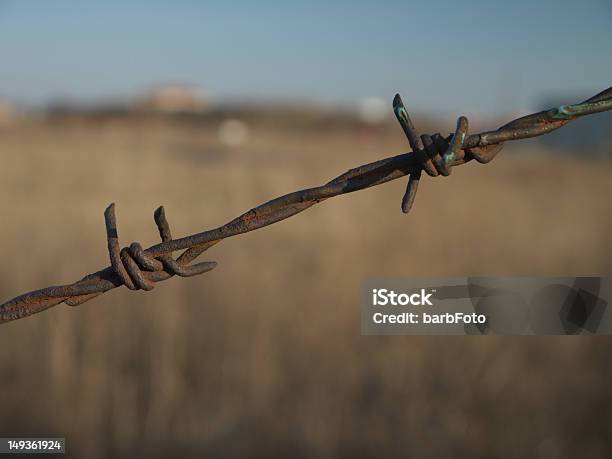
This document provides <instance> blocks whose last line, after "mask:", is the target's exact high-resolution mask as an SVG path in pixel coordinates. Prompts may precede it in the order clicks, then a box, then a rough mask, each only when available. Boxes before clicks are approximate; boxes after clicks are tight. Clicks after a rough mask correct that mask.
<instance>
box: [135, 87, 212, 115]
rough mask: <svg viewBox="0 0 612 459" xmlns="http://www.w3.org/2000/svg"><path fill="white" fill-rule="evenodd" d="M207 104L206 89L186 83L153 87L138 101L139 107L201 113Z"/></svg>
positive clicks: (164, 111) (168, 111)
mask: <svg viewBox="0 0 612 459" xmlns="http://www.w3.org/2000/svg"><path fill="white" fill-rule="evenodd" d="M206 105H207V98H206V91H204V90H203V89H202V88H200V87H198V86H194V85H186V84H168V85H161V86H156V87H153V88H151V89H149V90H148V91H147V92H146V93H145V94H144V95H143V96H142V97H140V98H139V99H138V101H137V107H138V108H140V109H142V110H148V111H155V112H160V113H199V112H201V111H203V110H204V109H205V108H206Z"/></svg>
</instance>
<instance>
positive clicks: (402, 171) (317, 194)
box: [0, 87, 612, 323]
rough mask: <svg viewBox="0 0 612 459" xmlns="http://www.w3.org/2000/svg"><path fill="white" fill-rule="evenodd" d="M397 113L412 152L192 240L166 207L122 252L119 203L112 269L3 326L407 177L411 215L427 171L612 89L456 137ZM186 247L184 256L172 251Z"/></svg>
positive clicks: (594, 104) (36, 302)
mask: <svg viewBox="0 0 612 459" xmlns="http://www.w3.org/2000/svg"><path fill="white" fill-rule="evenodd" d="M393 109H394V113H395V116H396V117H397V119H398V121H399V123H400V125H401V127H402V129H403V130H404V133H405V135H406V137H407V139H408V143H409V144H410V147H411V148H412V151H411V152H409V153H404V154H400V155H397V156H393V157H389V158H385V159H382V160H379V161H375V162H373V163H369V164H365V165H363V166H359V167H357V168H354V169H350V170H349V171H347V172H345V173H344V174H342V175H339V176H338V177H336V178H334V179H332V180H331V181H329V182H327V183H326V184H324V185H322V186H318V187H314V188H308V189H304V190H300V191H295V192H293V193H289V194H286V195H284V196H281V197H279V198H276V199H273V200H271V201H268V202H266V203H264V204H262V205H260V206H258V207H255V208H253V209H251V210H249V211H247V212H245V213H244V214H242V215H240V216H239V217H237V218H235V219H234V220H232V221H230V222H229V223H226V224H225V225H223V226H220V227H218V228H215V229H212V230H208V231H204V232H201V233H197V234H194V235H191V236H187V237H183V238H179V239H172V235H171V232H170V226H169V224H168V221H167V220H166V216H165V212H164V208H163V207H159V208H158V209H157V210H156V211H155V213H154V219H155V223H156V225H157V228H158V230H159V234H160V238H161V240H162V242H161V243H159V244H156V245H154V246H152V247H149V248H148V249H146V250H144V249H143V248H142V246H141V245H140V244H139V243H137V242H134V243H132V244H131V245H130V246H129V247H125V248H123V249H121V248H120V244H119V238H118V232H117V221H116V218H115V206H114V204H111V205H110V206H109V207H108V208H107V209H106V210H105V212H104V220H105V223H106V234H107V243H108V252H109V258H110V262H111V266H109V267H106V268H104V269H102V270H100V271H97V272H95V273H92V274H89V275H87V276H85V277H84V278H83V279H81V280H80V281H77V282H75V283H73V284H69V285H60V286H52V287H47V288H44V289H41V290H35V291H32V292H28V293H25V294H23V295H20V296H18V297H16V298H13V299H12V300H9V301H7V302H6V303H4V304H2V305H0V323H3V322H8V321H12V320H16V319H21V318H23V317H27V316H30V315H32V314H35V313H37V312H40V311H43V310H45V309H48V308H50V307H52V306H55V305H58V304H60V303H65V304H68V305H70V306H77V305H80V304H83V303H84V302H86V301H89V300H91V299H93V298H95V297H96V296H98V295H101V294H103V293H104V292H107V291H109V290H111V289H113V288H115V287H120V286H121V285H125V286H126V287H127V288H129V289H130V290H139V289H142V290H151V289H153V287H154V286H155V284H156V283H157V282H161V281H163V280H166V279H169V278H170V277H172V276H175V275H177V276H181V277H191V276H196V275H199V274H202V273H205V272H207V271H210V270H211V269H213V268H215V266H216V265H217V264H216V263H215V262H201V263H196V264H190V263H191V262H192V261H194V260H195V259H196V258H197V257H198V256H200V255H201V254H202V253H204V252H205V251H206V250H208V249H209V248H210V247H212V246H214V245H215V244H217V243H218V242H220V241H222V240H223V239H227V238H229V237H232V236H236V235H239V234H243V233H247V232H249V231H254V230H256V229H259V228H263V227H264V226H268V225H271V224H273V223H276V222H279V221H281V220H284V219H286V218H289V217H291V216H293V215H296V214H298V213H300V212H302V211H304V210H306V209H308V208H309V207H311V206H313V205H315V204H318V203H319V202H322V201H325V200H326V199H329V198H332V197H334V196H338V195H341V194H346V193H352V192H354V191H358V190H363V189H366V188H370V187H372V186H377V185H381V184H383V183H386V182H389V181H391V180H395V179H398V178H400V177H403V176H405V175H408V176H409V178H408V184H407V187H406V192H405V193H404V196H403V198H402V205H401V208H402V211H403V212H405V213H407V212H409V211H410V208H411V207H412V205H413V203H414V199H415V196H416V192H417V189H418V185H419V181H420V179H421V173H422V171H425V173H427V174H428V175H429V176H432V177H436V176H439V175H442V176H448V175H450V174H451V172H452V168H453V167H454V166H457V165H460V164H465V163H467V162H469V161H471V160H476V161H477V162H479V163H482V164H486V163H488V162H489V161H491V160H492V159H493V158H495V156H496V155H497V153H499V151H500V150H501V148H502V147H503V144H504V142H507V141H510V140H517V139H526V138H530V137H536V136H540V135H543V134H547V133H549V132H552V131H554V130H556V129H559V128H560V127H562V126H564V125H565V124H567V123H569V122H570V121H572V120H574V119H576V118H578V117H581V116H585V115H590V114H593V113H599V112H603V111H607V110H611V109H612V87H610V88H608V89H606V90H605V91H602V92H601V93H599V94H597V95H595V96H593V97H591V98H590V99H587V100H585V101H584V102H581V103H579V104H575V105H562V106H560V107H557V108H552V109H550V110H544V111H541V112H538V113H534V114H532V115H528V116H524V117H522V118H518V119H516V120H513V121H511V122H510V123H507V124H505V125H504V126H502V127H500V128H499V129H497V130H495V131H487V132H483V133H480V134H472V135H468V134H467V131H468V120H467V118H465V117H463V116H461V117H459V119H458V120H457V127H456V129H455V132H454V134H451V135H449V136H447V137H443V136H441V135H440V134H434V135H431V136H430V135H427V134H424V135H419V133H418V131H417V129H416V128H415V126H414V124H413V122H412V120H411V119H410V116H409V115H408V112H407V111H406V108H405V107H404V104H403V102H402V99H401V98H400V96H399V94H397V95H396V96H395V98H394V100H393ZM180 250H185V251H184V252H183V253H182V254H181V255H180V256H179V257H178V258H176V259H175V258H173V257H172V253H173V252H177V251H180Z"/></svg>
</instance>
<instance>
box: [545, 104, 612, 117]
mask: <svg viewBox="0 0 612 459" xmlns="http://www.w3.org/2000/svg"><path fill="white" fill-rule="evenodd" d="M610 108H612V99H610V100H602V101H599V102H585V103H582V104H575V105H561V106H560V107H558V108H555V109H553V110H552V112H553V113H552V115H551V116H552V118H554V119H558V120H559V119H561V120H570V119H572V118H575V117H577V116H583V115H590V114H591V113H597V112H603V111H605V110H610Z"/></svg>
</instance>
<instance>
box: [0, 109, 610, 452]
mask: <svg viewBox="0 0 612 459" xmlns="http://www.w3.org/2000/svg"><path fill="white" fill-rule="evenodd" d="M217 124H218V123H216V122H214V121H211V120H208V121H206V122H203V121H198V120H197V119H184V120H173V119H164V118H139V119H123V118H121V117H119V118H113V117H109V118H101V119H97V120H81V119H78V118H74V119H72V118H61V119H59V118H58V119H50V120H46V121H45V120H39V121H29V122H24V123H22V124H20V125H17V126H13V127H8V128H5V129H3V130H1V131H0V156H1V163H0V164H1V167H0V188H1V189H0V193H1V194H0V196H1V198H0V203H1V205H0V209H1V213H2V229H1V237H2V247H1V250H2V256H3V262H2V265H1V267H0V270H1V272H0V296H1V298H2V300H3V301H4V300H7V299H9V298H11V297H13V296H16V295H17V294H19V293H23V292H25V291H28V290H32V289H36V288H40V287H43V286H47V285H53V284H60V283H67V282H71V281H74V280H77V279H79V278H80V277H81V276H82V275H84V274H86V273H89V272H93V271H95V270H97V269H99V268H101V267H103V266H106V265H107V264H108V262H107V254H106V242H105V233H104V223H103V211H104V208H105V207H106V206H107V205H108V204H109V203H110V202H115V203H116V205H117V218H118V225H119V237H120V240H121V241H122V244H123V245H127V244H129V243H130V242H132V241H135V240H137V241H140V242H141V243H142V244H143V245H145V246H148V245H151V244H153V243H155V242H157V234H156V228H155V225H154V223H153V217H152V214H153V210H154V209H155V208H156V207H157V206H158V205H160V204H163V205H164V206H166V212H167V215H168V218H169V221H170V224H171V225H172V228H173V232H174V235H175V236H183V235H187V234H191V233H194V232H199V231H202V230H204V229H208V228H213V227H215V226H218V225H220V224H222V223H225V222H226V221H228V220H230V219H231V218H233V217H235V216H237V215H239V214H240V213H242V212H243V211H245V210H247V209H249V208H250V207H253V206H255V205H257V204H259V203H261V202H264V201H266V200H268V199H270V198H273V197H276V196H277V195H280V194H284V193H287V192H290V191H294V190H295V189H299V188H305V187H309V186H313V185H317V184H320V183H323V182H325V181H327V180H329V179H330V178H332V177H334V176H336V175H338V174H340V173H342V172H344V171H345V170H347V169H349V168H351V167H354V166H356V165H358V164H362V163H364V162H369V161H374V160H377V159H380V158H382V157H385V156H389V155H392V154H397V153H399V152H401V151H406V149H407V148H406V145H405V140H404V138H403V136H402V134H401V131H400V129H399V128H398V127H396V126H395V125H393V124H390V125H389V126H383V127H382V128H380V129H378V130H374V129H369V130H367V129H357V128H356V127H355V126H351V125H342V124H340V125H338V126H335V127H333V128H329V127H328V123H327V122H326V121H325V120H319V121H317V120H314V121H313V120H309V119H306V120H301V121H300V122H296V123H295V125H293V124H291V123H290V122H288V121H285V122H284V123H280V122H279V123H275V122H272V121H270V120H267V121H265V120H264V121H261V122H257V121H256V120H255V121H253V122H252V123H251V133H250V138H249V140H248V141H247V142H246V143H245V144H243V145H242V146H239V147H234V148H230V147H227V146H224V145H222V144H221V143H220V142H219V140H218V136H217V127H218V126H217ZM303 125H307V126H308V127H303ZM279 126H280V127H279ZM486 127H489V128H490V127H492V126H474V128H473V129H479V128H486ZM534 145H536V144H535V143H534V142H529V141H526V142H522V143H518V144H515V145H513V146H509V147H507V148H506V150H504V151H503V152H502V154H501V155H500V156H499V157H498V158H497V159H496V160H495V161H494V162H493V163H491V164H489V165H486V166H483V165H478V164H469V165H468V166H465V167H460V168H456V169H455V170H454V172H453V175H452V176H451V177H449V178H448V179H435V180H434V179H429V178H427V179H424V180H423V183H422V184H421V189H420V191H419V196H417V200H416V204H415V207H414V209H413V211H412V213H411V214H410V215H409V216H405V215H403V214H402V213H401V211H400V200H401V195H402V193H403V191H404V188H405V180H399V181H395V182H392V183H389V184H386V185H384V186H381V187H377V188H375V189H370V190H366V191H362V192H358V193H356V194H352V195H348V196H341V197H338V198H334V199H332V200H329V201H326V202H325V203H323V204H321V205H319V206H315V207H314V208H312V209H310V210H308V211H306V212H305V213H302V214H300V215H298V216H296V217H294V218H291V219H289V220H287V221H284V222H282V223H279V224H277V225H274V226H272V227H269V228H267V229H264V230H261V231H257V232H254V233H250V234H246V235H243V236H239V237H236V238H234V239H231V240H227V241H224V242H222V243H221V244H219V245H218V246H216V247H214V248H212V249H211V250H210V251H209V252H207V253H206V254H205V255H204V256H203V257H202V259H203V260H216V261H218V262H219V266H218V268H217V269H216V270H214V271H212V272H211V273H208V274H205V275H203V276H201V277H197V278H192V279H171V280H169V281H167V282H164V283H161V284H159V285H158V286H157V287H156V289H155V290H154V291H153V292H149V293H144V292H129V291H128V290H127V289H125V288H121V289H116V290H114V291H112V292H109V293H107V294H106V295H104V296H102V297H100V298H98V299H96V300H94V301H92V302H90V303H87V304H85V305H83V306H81V307H77V308H71V307H69V306H63V305H62V306H58V307H56V308H53V309H51V310H49V311H46V312H43V313H41V314H39V315H36V316H33V317H31V318H27V319H25V320H21V321H17V322H13V323H8V324H5V325H2V326H1V327H0V432H1V433H2V435H1V436H13V435H15V436H16V435H26V434H27V435H46V436H53V435H56V436H63V437H66V439H67V448H68V451H69V455H70V456H73V457H92V458H103V457H125V458H128V457H130V458H131V457H143V456H144V455H145V454H146V455H149V456H155V457H164V458H166V457H181V458H184V457H244V456H261V457H271V456H285V457H298V456H303V457H349V456H350V457H411V456H414V457H421V458H428V457H432V458H433V457H469V458H476V457H504V458H509V457H543V458H552V457H570V456H573V457H585V458H600V457H601V458H603V457H609V455H610V451H611V449H612V448H610V442H611V441H612V440H611V439H612V422H610V419H611V415H612V396H611V395H610V383H611V376H612V369H611V366H610V365H609V360H610V357H609V354H610V349H611V347H610V346H611V345H612V342H611V341H610V340H609V339H608V338H605V337H599V338H584V337H582V338H581V337H563V338H533V337H532V338H527V337H526V338H502V337H497V338H493V337H486V338H477V337H456V338H441V337H433V338H432V337H363V336H361V335H360V319H359V314H360V306H359V288H360V283H361V281H362V280H363V279H364V278H366V277H368V276H374V275H376V276H396V277H401V276H423V277H425V276H465V275H525V276H529V275H543V276H553V275H555V276H556V275H559V276H573V275H607V276H610V275H612V258H611V257H610V253H611V252H612V236H611V235H610V228H611V227H612V212H611V210H612V205H611V203H610V195H611V193H612V164H610V163H607V162H595V163H590V162H588V161H586V160H584V159H578V158H570V157H567V156H565V157H561V158H557V157H555V156H554V155H553V154H546V153H545V152H542V151H538V150H537V149H534ZM521 152H524V153H525V154H522V153H521Z"/></svg>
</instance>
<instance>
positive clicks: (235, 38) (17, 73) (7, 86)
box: [0, 0, 612, 113]
mask: <svg viewBox="0 0 612 459" xmlns="http://www.w3.org/2000/svg"><path fill="white" fill-rule="evenodd" d="M0 44H1V46H0V62H1V63H2V65H1V66H0V95H3V96H5V97H9V98H12V99H15V100H17V101H20V102H23V103H28V104H43V103H46V102H48V101H50V100H54V99H58V98H64V99H66V98H68V99H74V100H76V101H83V102H88V101H92V100H107V99H109V98H110V99H114V98H120V97H126V96H127V97H129V96H132V95H134V94H136V93H138V91H141V90H142V89H143V88H144V87H146V86H148V85H152V84H157V83H163V82H175V81H178V82H187V83H193V84H198V85H201V86H203V87H204V88H206V89H208V90H209V91H210V92H211V94H212V95H213V96H214V97H215V99H216V100H219V101H223V100H231V101H237V100H241V99H248V100H261V101H280V102H291V101H306V102H318V103H324V104H336V103H340V104H351V103H353V102H356V101H358V100H359V99H361V98H362V97H366V96H374V97H382V98H384V99H385V100H387V99H388V100H391V99H392V97H393V94H394V93H395V92H400V93H401V94H402V95H403V97H404V100H405V102H407V104H409V105H410V106H411V107H414V108H416V109H419V110H428V111H430V112H432V113H441V112H447V111H448V112H452V113H458V112H459V111H461V109H462V108H465V107H466V106H469V107H470V111H471V112H472V113H479V112H480V113H498V112H502V111H503V112H507V111H520V110H525V109H529V108H533V101H540V100H541V98H542V96H544V95H546V94H554V93H559V92H562V93H568V94H571V95H572V98H573V97H574V96H576V95H582V94H584V95H585V96H589V95H592V93H594V92H597V91H599V90H603V89H605V88H607V87H608V86H610V85H611V84H612V6H610V1H609V0H582V1H573V0H557V1H552V0H550V1H549V0H540V1H538V0H532V1H520V0H518V1H517V0H515V1H513V2H501V1H493V0H490V1H484V0H474V1H464V2H456V1H452V0H429V1H423V2H421V1H403V2H396V1H386V2H385V1H379V2H374V1H371V2H363V1H360V0H353V1H350V2H349V1H336V2H333V1H327V2H323V1H317V0H311V1H309V2H281V1H265V0H260V1H238V0H235V1H225V2H221V1H210V2H207V1H199V2H196V1H180V0H175V1H166V2H161V1H154V0H149V1H131V2H130V1H111V0H107V1H105V2H102V1H100V2H88V1H61V0H53V1H30V0H19V1H11V0H0ZM568 102H572V100H569V101H568Z"/></svg>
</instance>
